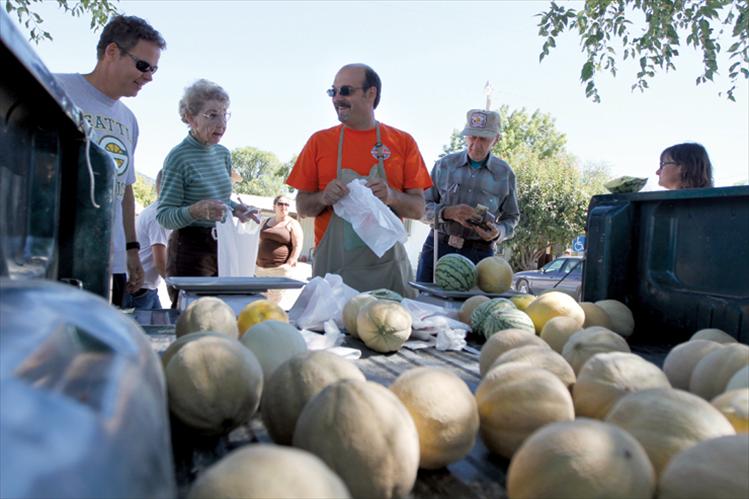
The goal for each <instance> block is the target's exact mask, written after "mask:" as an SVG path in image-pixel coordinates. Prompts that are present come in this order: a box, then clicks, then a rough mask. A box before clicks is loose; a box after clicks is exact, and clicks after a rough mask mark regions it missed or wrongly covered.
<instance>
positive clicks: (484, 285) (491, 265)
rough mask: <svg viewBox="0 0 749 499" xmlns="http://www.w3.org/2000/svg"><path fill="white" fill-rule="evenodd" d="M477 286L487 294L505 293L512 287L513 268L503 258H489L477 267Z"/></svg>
mask: <svg viewBox="0 0 749 499" xmlns="http://www.w3.org/2000/svg"><path fill="white" fill-rule="evenodd" d="M476 274H477V277H476V284H477V285H478V287H479V289H480V290H481V291H484V292H486V293H504V292H505V291H507V290H508V289H510V288H511V287H512V267H510V264H509V263H507V260H505V259H504V258H502V257H501V256H487V257H486V258H484V259H482V260H481V261H480V262H479V263H478V264H477V265H476Z"/></svg>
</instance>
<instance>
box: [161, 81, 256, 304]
mask: <svg viewBox="0 0 749 499" xmlns="http://www.w3.org/2000/svg"><path fill="white" fill-rule="evenodd" d="M179 115H180V118H181V119H182V121H183V122H184V123H187V125H188V126H189V127H190V130H189V132H188V133H187V137H185V139H184V140H183V141H182V142H181V143H179V144H177V145H176V146H175V147H174V149H172V150H171V151H170V152H169V154H168V155H167V157H166V159H165V160H164V169H163V171H164V179H163V183H162V186H161V196H160V198H159V208H158V211H157V213H156V219H157V220H158V222H159V223H160V224H161V225H162V226H164V227H165V228H167V229H172V230H173V232H172V234H171V236H170V237H169V244H168V246H167V248H168V249H167V270H166V273H167V275H168V276H217V275H218V253H217V244H216V240H215V239H214V238H213V235H212V234H211V229H213V227H214V226H215V224H216V222H217V221H221V220H223V219H224V217H225V216H226V215H227V211H228V210H227V209H230V210H231V214H232V215H234V216H235V217H237V218H239V219H240V220H241V221H242V222H246V221H247V220H249V219H255V220H256V221H258V222H259V219H258V218H257V215H256V212H257V209H256V208H253V207H251V206H247V205H244V204H238V203H235V202H234V201H232V200H231V199H230V198H229V196H230V195H231V188H232V182H231V153H230V152H229V150H228V149H227V148H226V147H224V146H222V145H219V142H220V141H221V138H222V137H223V135H224V133H225V132H226V126H227V122H228V121H229V116H230V114H229V95H228V94H227V93H226V91H225V90H224V89H223V88H221V87H220V86H219V85H217V84H215V83H213V82H210V81H208V80H198V81H196V82H195V83H193V84H192V85H190V86H189V87H187V88H186V89H185V94H184V96H183V97H182V99H181V100H180V101H179ZM169 294H170V297H171V298H172V308H176V306H177V294H176V291H175V290H174V289H170V290H169Z"/></svg>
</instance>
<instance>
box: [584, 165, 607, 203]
mask: <svg viewBox="0 0 749 499" xmlns="http://www.w3.org/2000/svg"><path fill="white" fill-rule="evenodd" d="M609 180H611V166H610V165H609V164H608V163H606V162H596V163H586V164H585V165H583V171H582V178H581V183H582V186H583V189H585V192H586V193H587V194H588V195H590V196H595V195H596V194H608V192H609V191H608V190H607V189H606V188H605V187H604V186H603V184H605V183H606V182H608V181H609Z"/></svg>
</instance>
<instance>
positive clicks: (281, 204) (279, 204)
mask: <svg viewBox="0 0 749 499" xmlns="http://www.w3.org/2000/svg"><path fill="white" fill-rule="evenodd" d="M276 204H277V205H278V206H289V203H281V202H279V203H276Z"/></svg>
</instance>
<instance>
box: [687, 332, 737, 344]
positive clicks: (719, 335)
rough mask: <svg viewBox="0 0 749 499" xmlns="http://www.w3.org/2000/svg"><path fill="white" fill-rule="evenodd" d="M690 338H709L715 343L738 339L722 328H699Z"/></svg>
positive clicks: (733, 341) (732, 341) (734, 341)
mask: <svg viewBox="0 0 749 499" xmlns="http://www.w3.org/2000/svg"><path fill="white" fill-rule="evenodd" d="M689 339H690V340H710V341H714V342H716V343H736V342H737V341H738V340H737V339H736V338H734V337H733V336H731V335H730V334H728V333H726V332H725V331H723V330H722V329H715V328H706V329H700V330H699V331H697V332H696V333H694V334H693V335H692V337H691V338H689Z"/></svg>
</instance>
